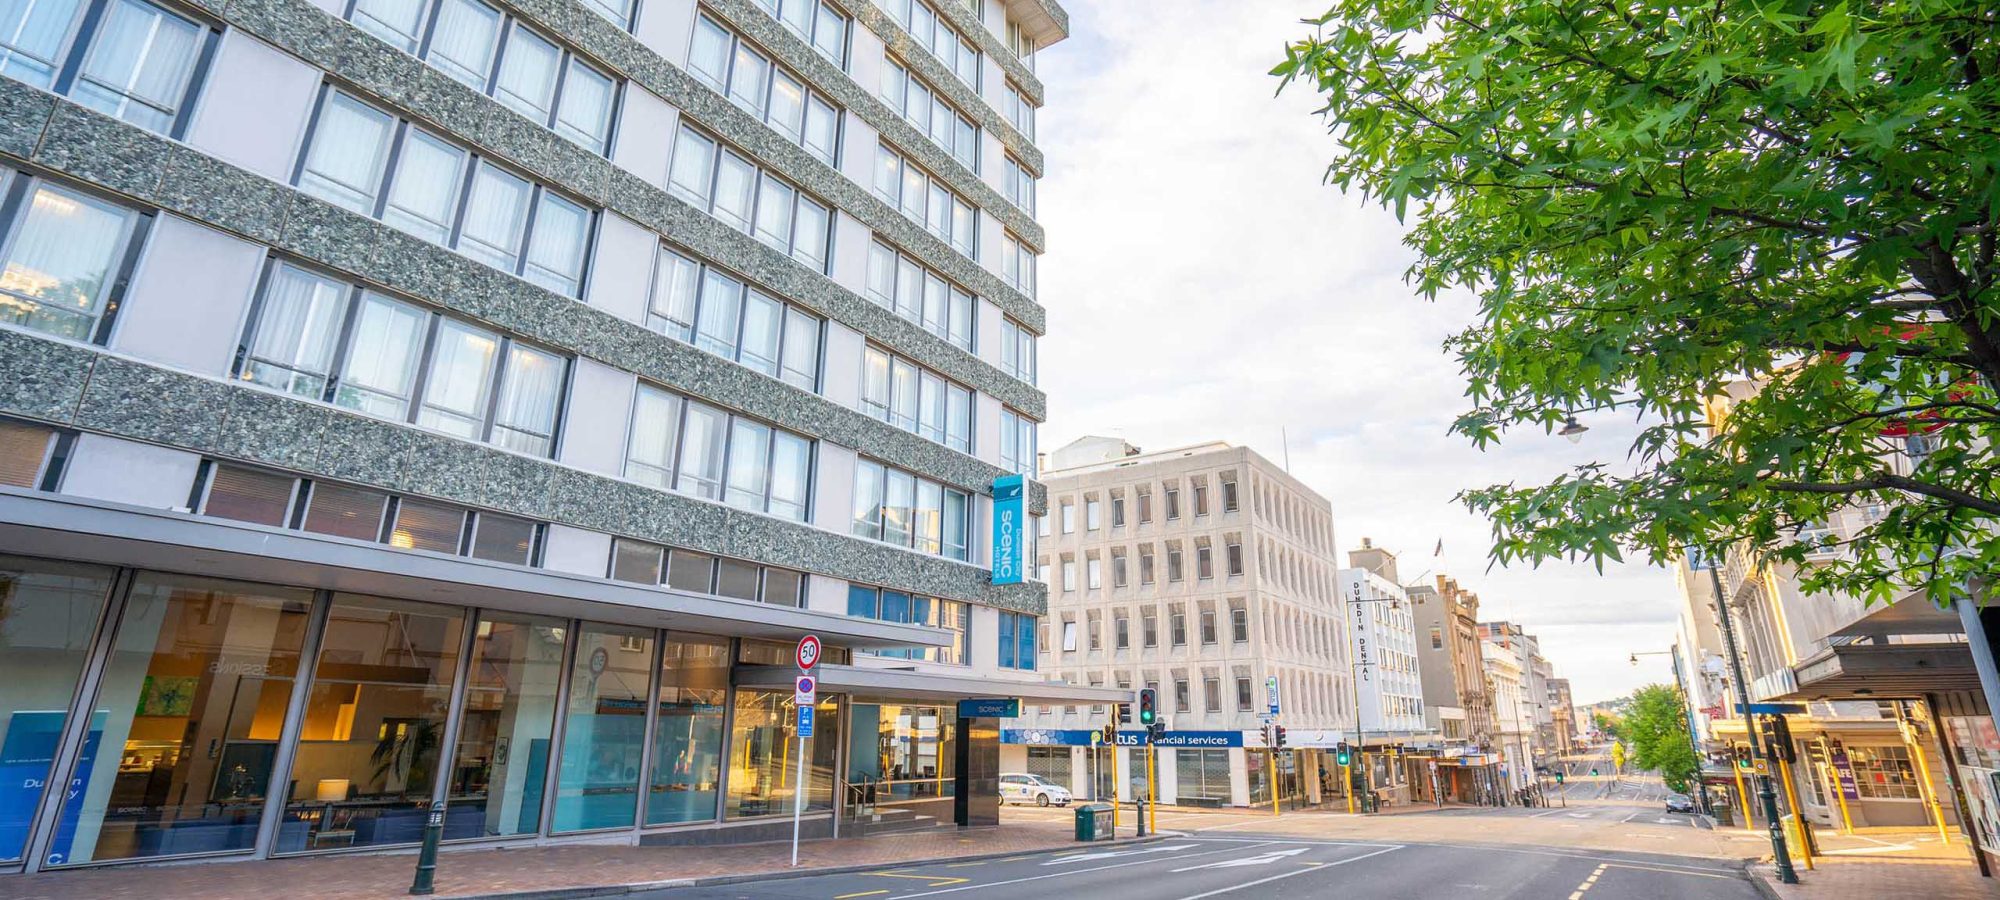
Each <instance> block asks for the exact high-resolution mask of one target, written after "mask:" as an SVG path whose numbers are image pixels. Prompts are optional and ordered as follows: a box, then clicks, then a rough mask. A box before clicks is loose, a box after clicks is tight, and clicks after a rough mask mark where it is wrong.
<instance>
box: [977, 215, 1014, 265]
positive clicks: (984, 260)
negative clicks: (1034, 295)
mask: <svg viewBox="0 0 2000 900" xmlns="http://www.w3.org/2000/svg"><path fill="white" fill-rule="evenodd" d="M1006 238H1007V226H1005V225H1002V224H1000V220H999V219H996V218H993V214H992V213H989V212H987V211H986V210H983V209H982V210H980V211H979V248H978V249H979V260H978V262H979V264H980V265H982V266H985V267H986V271H988V272H992V273H993V274H994V275H996V276H999V277H1000V278H1001V279H1003V280H1004V279H1005V278H1006V277H1007V264H1006V261H1005V260H1003V259H1002V258H1001V257H1000V247H1001V246H1002V244H1003V243H1004V242H1005V240H1006Z"/></svg>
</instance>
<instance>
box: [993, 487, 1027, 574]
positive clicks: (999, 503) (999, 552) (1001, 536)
mask: <svg viewBox="0 0 2000 900" xmlns="http://www.w3.org/2000/svg"><path fill="white" fill-rule="evenodd" d="M1027 570H1028V480H1027V479H1026V478H1023V477H1022V476H1020V475H1002V476H1000V477H999V478H995V479H993V583H994V584H1020V583H1021V582H1022V581H1024V580H1026V578H1027Z"/></svg>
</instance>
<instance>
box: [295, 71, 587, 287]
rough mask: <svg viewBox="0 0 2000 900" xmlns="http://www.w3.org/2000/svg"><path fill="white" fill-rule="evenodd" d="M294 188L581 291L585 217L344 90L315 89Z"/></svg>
mask: <svg viewBox="0 0 2000 900" xmlns="http://www.w3.org/2000/svg"><path fill="white" fill-rule="evenodd" d="M292 183H293V184H296V185H297V186H298V187H299V189H300V190H303V191H305V192H306V193H309V194H312V195H313V196H316V197H319V198H320V199H322V200H325V201H327V202H328V203H332V204H334V205H336V206H340V207H344V208H346V209H349V210H352V211H354V212H357V213H360V214H362V215H365V216H368V217H370V218H374V219H380V220H381V221H382V222H384V223H386V224H389V225H393V226H395V227H396V228H398V229H400V230H402V231H405V232H408V233H410V234H412V235H415V236H417V237H420V238H423V239H424V240H427V241H431V242H433V243H436V244H442V245H444V246H446V247H451V248H453V249H455V250H457V251H458V252H460V253H463V254H465V255H466V256H469V257H472V258H473V259H476V260H478V261H480V262H483V263H485V264H487V265H489V266H492V267H494V268H496V269H499V270H501V271H503V272H507V273H509V274H513V275H518V276H520V277H522V278H525V279H527V280H529V281H532V282H534V283H536V284H538V285H541V286H542V287H545V288H548V289H549V290H552V291H555V292H557V293H559V294H562V295H564V296H567V297H575V296H578V295H579V292H580V291H581V289H582V287H583V269H584V260H585V258H586V257H587V255H588V249H587V248H588V247H589V245H590V230H591V219H592V215H593V214H592V213H591V211H590V210H588V209H586V208H584V207H583V206H582V205H581V204H578V203H575V202H573V201H571V200H569V199H567V198H565V197H563V196H561V195H560V194H557V193H556V192H555V191H553V190H550V189H549V188H547V187H544V186H542V185H539V184H536V183H534V182H531V181H529V180H527V179H525V178H521V177H520V176H517V175H514V174H513V173H511V172H508V171H506V170H504V169H501V168H499V167H498V166H495V165H494V164H493V163H492V162H491V161H489V160H487V159H484V158H482V157H480V156H478V155H476V154H474V153H472V152H471V151H469V150H466V149H465V148H463V147H460V146H458V145H456V144H452V143H449V142H447V141H445V140H444V139H442V138H439V137H437V136H436V135H433V134H431V133H430V132H427V131H425V130H423V129H422V128H418V127H416V126H415V125H412V124H411V123H410V122H408V121H406V120H403V119H399V118H397V117H395V116H392V115H390V114H388V113H386V112H383V111H381V110H379V109H376V108H375V107H373V106H370V105H368V104H366V103H363V102H361V101H360V100H357V99H355V98H354V97H353V96H350V95H349V94H347V93H345V92H342V91H338V90H335V89H333V88H331V87H327V88H325V89H323V90H322V91H321V94H320V105H319V114H318V116H317V117H315V119H314V121H313V125H312V127H311V129H310V130H309V132H308V135H307V137H306V148H305V152H304V153H302V154H300V157H299V162H298V170H297V172H296V173H295V174H294V175H293V178H292Z"/></svg>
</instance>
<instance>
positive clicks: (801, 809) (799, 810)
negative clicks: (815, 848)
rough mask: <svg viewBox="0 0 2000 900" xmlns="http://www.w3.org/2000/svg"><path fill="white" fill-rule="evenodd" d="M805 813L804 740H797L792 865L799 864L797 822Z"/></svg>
mask: <svg viewBox="0 0 2000 900" xmlns="http://www.w3.org/2000/svg"><path fill="white" fill-rule="evenodd" d="M805 812H806V739H805V738H799V777H798V780H797V781H794V782H792V865H794V866H796V865H798V864H799V822H800V820H801V819H803V818H804V816H805Z"/></svg>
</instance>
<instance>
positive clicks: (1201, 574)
mask: <svg viewBox="0 0 2000 900" xmlns="http://www.w3.org/2000/svg"><path fill="white" fill-rule="evenodd" d="M1203 540H1204V541H1206V540H1207V539H1206V538H1203ZM1194 577H1196V578H1198V579H1201V580H1202V581H1207V580H1209V579H1211V578H1214V577H1215V553H1214V548H1212V547H1210V546H1208V544H1206V543H1202V544H1196V545H1195V548H1194Z"/></svg>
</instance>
